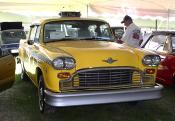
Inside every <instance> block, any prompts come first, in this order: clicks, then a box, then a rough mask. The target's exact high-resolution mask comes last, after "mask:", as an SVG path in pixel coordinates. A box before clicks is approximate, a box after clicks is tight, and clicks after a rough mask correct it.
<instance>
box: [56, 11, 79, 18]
mask: <svg viewBox="0 0 175 121" xmlns="http://www.w3.org/2000/svg"><path fill="white" fill-rule="evenodd" d="M59 15H60V16H61V17H80V16H81V13H80V12H70V11H63V12H60V13H59Z"/></svg>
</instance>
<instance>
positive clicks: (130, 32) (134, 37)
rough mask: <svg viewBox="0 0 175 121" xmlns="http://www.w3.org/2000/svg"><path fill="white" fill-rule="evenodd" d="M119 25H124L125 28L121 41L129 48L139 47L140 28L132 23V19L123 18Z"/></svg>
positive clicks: (140, 38)
mask: <svg viewBox="0 0 175 121" xmlns="http://www.w3.org/2000/svg"><path fill="white" fill-rule="evenodd" d="M121 23H124V25H125V27H126V30H125V33H124V34H123V36H122V38H121V40H122V41H123V42H124V43H125V44H127V45H129V46H131V47H140V44H141V43H142V41H143V37H142V33H141V30H140V28H139V27H138V26H137V25H135V24H134V23H133V20H132V18H131V17H130V16H128V15H126V16H125V17H124V18H123V20H122V21H121Z"/></svg>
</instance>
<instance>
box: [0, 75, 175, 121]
mask: <svg viewBox="0 0 175 121" xmlns="http://www.w3.org/2000/svg"><path fill="white" fill-rule="evenodd" d="M19 76H20V75H17V76H16V82H15V84H14V85H13V87H12V88H10V89H8V90H5V91H3V92H2V93H0V119H1V120H2V121H58V120H59V121H175V113H174V112H175V105H174V102H175V88H173V87H172V88H164V90H163V97H162V98H161V99H158V100H149V101H143V102H140V103H138V104H137V105H131V104H129V103H117V104H105V105H91V106H76V107H62V108H56V109H54V110H50V112H46V113H45V114H44V115H43V114H40V112H39V109H38V99H37V90H36V88H35V87H34V86H33V84H32V83H31V82H30V81H21V80H20V78H19Z"/></svg>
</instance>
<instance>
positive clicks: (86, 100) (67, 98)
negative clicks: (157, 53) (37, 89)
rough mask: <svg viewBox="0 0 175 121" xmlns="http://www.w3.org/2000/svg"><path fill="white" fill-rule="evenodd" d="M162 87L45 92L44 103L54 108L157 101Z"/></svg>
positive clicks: (157, 85) (158, 85)
mask: <svg viewBox="0 0 175 121" xmlns="http://www.w3.org/2000/svg"><path fill="white" fill-rule="evenodd" d="M162 89H163V86H162V85H160V84H156V86H154V87H152V88H148V87H147V88H146V87H143V88H137V89H123V90H112V91H96V92H85V93H80V92H78V93H53V92H50V91H48V90H45V102H46V104H48V105H51V106H56V107H64V106H76V105H91V104H105V103H117V102H129V101H140V100H150V99H158V98H160V97H161V90H162Z"/></svg>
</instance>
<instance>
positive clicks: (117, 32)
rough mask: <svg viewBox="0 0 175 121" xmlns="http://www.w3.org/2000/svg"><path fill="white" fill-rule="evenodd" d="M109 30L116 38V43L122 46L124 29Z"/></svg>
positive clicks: (112, 28)
mask: <svg viewBox="0 0 175 121" xmlns="http://www.w3.org/2000/svg"><path fill="white" fill-rule="evenodd" d="M111 30H112V32H113V34H114V36H115V38H116V42H117V43H120V44H122V43H123V41H121V38H122V36H123V34H124V27H119V26H118V27H111Z"/></svg>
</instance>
